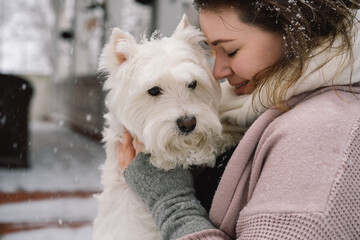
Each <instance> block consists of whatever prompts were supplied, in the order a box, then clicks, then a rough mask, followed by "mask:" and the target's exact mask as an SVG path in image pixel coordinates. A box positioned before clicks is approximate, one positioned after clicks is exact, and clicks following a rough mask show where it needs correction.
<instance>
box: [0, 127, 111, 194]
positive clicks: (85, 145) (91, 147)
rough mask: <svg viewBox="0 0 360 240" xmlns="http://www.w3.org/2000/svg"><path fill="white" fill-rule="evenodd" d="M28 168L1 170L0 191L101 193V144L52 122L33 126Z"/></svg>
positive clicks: (102, 149)
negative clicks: (80, 191)
mask: <svg viewBox="0 0 360 240" xmlns="http://www.w3.org/2000/svg"><path fill="white" fill-rule="evenodd" d="M30 135H31V136H30V142H29V144H30V148H29V159H30V166H31V167H30V168H29V169H10V170H9V169H6V168H2V169H0V191H3V192H15V191H19V190H25V191H76V190H85V191H86V190H87V191H99V190H100V189H101V185H100V170H99V167H100V165H101V164H102V163H103V162H104V160H105V151H104V148H103V146H102V144H100V143H98V142H96V141H94V140H92V139H89V138H87V137H85V136H83V135H81V134H79V133H75V132H73V131H70V130H68V129H67V128H65V127H62V126H58V125H55V124H52V123H46V122H36V123H33V124H32V125H31V131H30Z"/></svg>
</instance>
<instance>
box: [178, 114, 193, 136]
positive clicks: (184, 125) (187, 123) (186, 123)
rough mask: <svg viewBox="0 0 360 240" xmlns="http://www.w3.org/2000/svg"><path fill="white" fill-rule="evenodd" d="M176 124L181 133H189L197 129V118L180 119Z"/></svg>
mask: <svg viewBox="0 0 360 240" xmlns="http://www.w3.org/2000/svg"><path fill="white" fill-rule="evenodd" d="M176 124H177V126H178V128H179V129H180V131H181V132H183V133H189V132H191V131H192V130H194V129H195V127H196V118H195V116H185V117H180V118H178V119H177V120H176Z"/></svg>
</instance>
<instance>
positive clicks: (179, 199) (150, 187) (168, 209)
mask: <svg viewBox="0 0 360 240" xmlns="http://www.w3.org/2000/svg"><path fill="white" fill-rule="evenodd" d="M149 156H150V155H147V154H144V153H140V154H138V155H137V156H136V158H135V159H134V161H133V162H132V163H131V164H130V166H129V167H128V168H127V169H126V170H125V179H126V182H127V184H128V186H129V187H130V188H131V189H132V190H133V191H134V192H135V193H136V194H137V195H138V196H139V197H140V198H141V199H142V200H143V201H144V203H145V204H146V205H147V206H148V208H149V209H150V211H151V212H152V215H153V218H154V220H155V223H156V224H157V226H158V227H159V229H160V231H161V233H162V237H163V239H164V240H170V239H171V240H172V239H177V238H180V237H183V236H186V235H188V234H190V233H194V232H197V231H201V230H205V229H214V228H215V227H214V226H213V225H212V224H211V222H210V221H209V220H208V215H207V212H206V210H205V209H204V208H203V207H202V206H201V204H200V202H199V201H198V200H197V199H196V197H195V190H194V186H193V185H194V184H193V176H192V174H191V172H190V170H187V169H180V168H176V169H172V170H169V171H164V170H160V169H158V168H156V167H154V166H153V165H151V164H150V162H149Z"/></svg>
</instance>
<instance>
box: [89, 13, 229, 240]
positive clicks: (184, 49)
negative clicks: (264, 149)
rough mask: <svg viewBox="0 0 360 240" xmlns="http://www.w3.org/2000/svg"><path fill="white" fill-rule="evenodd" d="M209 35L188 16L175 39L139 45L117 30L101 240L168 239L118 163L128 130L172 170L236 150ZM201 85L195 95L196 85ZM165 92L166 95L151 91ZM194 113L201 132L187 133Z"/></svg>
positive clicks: (97, 234) (98, 223) (108, 68)
mask: <svg viewBox="0 0 360 240" xmlns="http://www.w3.org/2000/svg"><path fill="white" fill-rule="evenodd" d="M202 40H203V35H202V34H201V32H200V31H199V30H197V29H195V28H193V27H192V26H190V25H189V24H188V22H187V18H186V16H184V17H183V19H182V20H181V22H180V23H179V25H178V27H177V28H176V30H175V32H174V34H173V35H172V36H171V37H170V38H166V37H164V38H161V39H152V40H150V41H148V40H144V41H143V43H141V44H136V43H135V41H134V38H133V37H132V36H131V35H130V34H129V33H127V32H124V31H122V30H119V29H114V30H113V32H112V36H111V39H110V42H109V43H108V44H107V45H106V46H105V47H104V50H103V53H102V56H101V60H100V69H101V70H102V71H104V72H107V73H108V74H109V75H108V78H107V80H106V82H105V85H104V88H105V89H106V90H108V95H107V98H106V105H107V107H108V110H109V113H108V114H106V116H105V117H106V120H107V127H106V129H105V131H104V141H105V142H106V154H107V159H106V161H105V164H104V165H103V166H102V184H103V186H104V191H103V192H102V193H101V194H100V195H99V197H98V199H99V208H98V216H97V218H96V219H95V221H94V232H93V239H94V240H135V239H136V240H144V239H146V240H152V239H154V240H155V239H161V237H160V233H159V231H158V229H157V227H156V225H155V223H154V222H153V220H152V217H151V214H150V212H149V210H148V209H147V208H146V207H145V205H144V204H143V203H142V202H141V200H139V199H138V198H137V197H136V196H135V195H134V194H133V192H131V190H130V189H129V188H127V186H126V183H125V180H124V177H123V172H122V171H121V170H120V166H119V163H118V153H117V148H118V142H119V141H121V140H122V135H123V131H124V127H125V128H126V129H127V130H128V131H129V132H130V133H131V134H132V135H133V136H137V137H138V139H139V140H140V141H141V142H142V143H144V146H145V147H144V152H147V153H151V158H150V161H151V163H152V164H153V165H155V166H157V167H159V168H163V169H165V170H167V169H171V168H174V167H177V166H180V167H185V168H186V167H189V166H190V165H208V166H213V165H214V162H215V156H216V155H217V154H219V153H220V152H222V151H224V150H225V149H226V148H227V147H229V146H231V145H232V144H233V140H232V138H231V137H230V136H227V135H223V134H222V126H221V124H220V122H219V116H218V106H219V103H220V98H221V89H220V85H219V83H218V82H217V81H215V80H214V79H213V77H212V74H211V70H210V68H209V66H208V63H207V60H206V58H205V52H204V51H203V50H202V48H201V47H200V46H199V42H200V41H202ZM193 80H196V81H197V86H196V88H195V89H191V88H189V87H188V85H189V84H190V83H191V82H192V81H193ZM155 86H158V87H160V88H161V89H162V94H161V95H158V96H151V95H150V94H149V93H148V90H149V89H151V88H153V87H155ZM188 115H193V116H195V117H196V120H197V123H196V128H195V129H194V130H193V131H192V132H191V133H189V134H183V133H181V132H180V130H179V129H178V128H177V125H176V120H177V119H178V118H179V117H183V116H188Z"/></svg>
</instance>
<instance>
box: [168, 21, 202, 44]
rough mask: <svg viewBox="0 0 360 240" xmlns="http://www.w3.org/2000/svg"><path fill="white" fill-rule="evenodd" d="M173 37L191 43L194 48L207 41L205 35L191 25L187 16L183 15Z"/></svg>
mask: <svg viewBox="0 0 360 240" xmlns="http://www.w3.org/2000/svg"><path fill="white" fill-rule="evenodd" d="M172 37H174V38H177V39H179V40H183V41H186V42H187V43H190V44H192V45H194V46H195V45H198V44H199V43H200V42H201V41H204V39H205V38H204V35H203V33H202V32H201V31H200V30H199V29H196V28H195V27H193V26H192V25H191V24H190V23H189V20H188V18H187V16H186V14H184V15H183V17H182V19H181V21H180V23H179V24H178V26H177V27H176V29H175V31H174V33H173V35H172Z"/></svg>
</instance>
